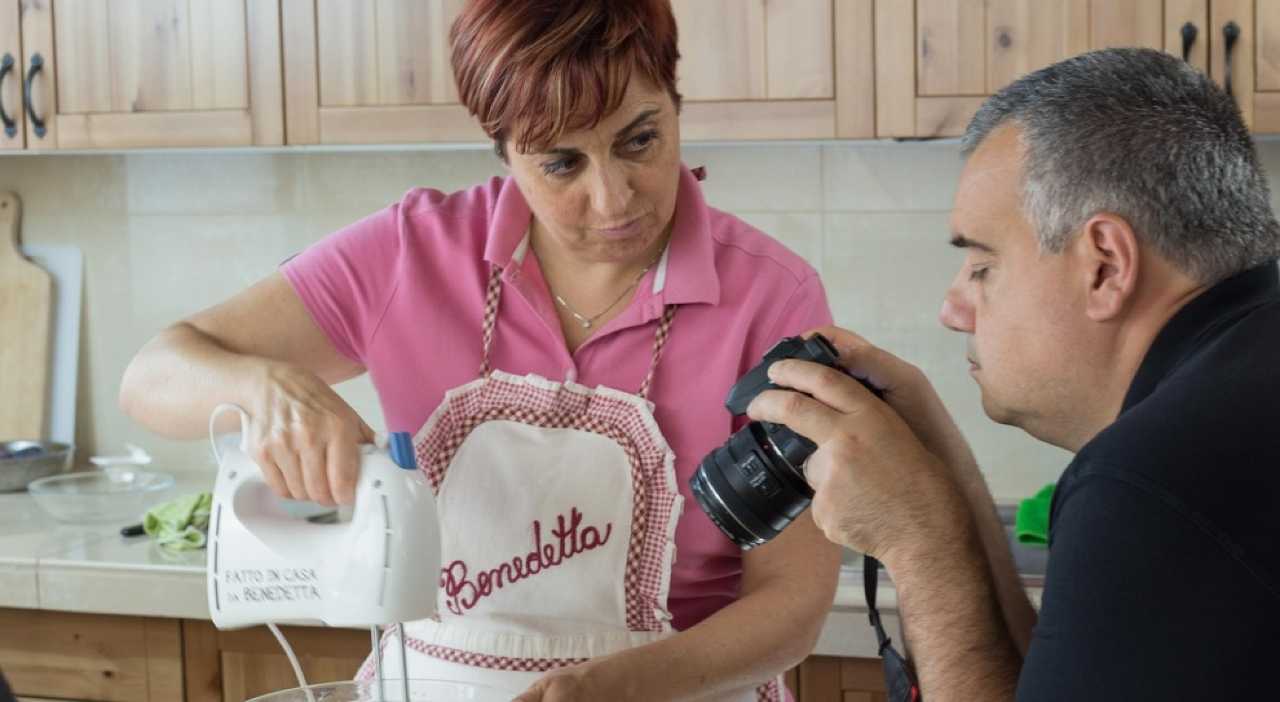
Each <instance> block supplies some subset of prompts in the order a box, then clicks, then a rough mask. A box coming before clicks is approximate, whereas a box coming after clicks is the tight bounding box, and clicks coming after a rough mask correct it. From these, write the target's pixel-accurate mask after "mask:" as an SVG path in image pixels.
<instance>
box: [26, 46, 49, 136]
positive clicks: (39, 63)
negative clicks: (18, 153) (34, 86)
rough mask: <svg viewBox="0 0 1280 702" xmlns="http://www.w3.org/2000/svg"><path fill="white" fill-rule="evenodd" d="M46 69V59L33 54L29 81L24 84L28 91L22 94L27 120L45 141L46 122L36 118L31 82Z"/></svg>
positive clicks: (37, 134) (28, 72) (28, 76)
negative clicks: (41, 70)
mask: <svg viewBox="0 0 1280 702" xmlns="http://www.w3.org/2000/svg"><path fill="white" fill-rule="evenodd" d="M42 68H44V57H43V56H41V55H40V54H31V66H30V67H29V68H28V69H27V80H26V83H24V84H23V87H24V88H25V89H26V90H25V92H23V94H22V103H23V104H24V105H26V107H27V119H30V120H31V126H32V127H35V132H36V136H37V137H39V138H41V139H43V138H44V134H45V128H44V120H43V119H41V118H40V117H38V116H36V106H35V103H33V102H31V81H33V80H35V77H36V74H37V73H39V72H40V69H42Z"/></svg>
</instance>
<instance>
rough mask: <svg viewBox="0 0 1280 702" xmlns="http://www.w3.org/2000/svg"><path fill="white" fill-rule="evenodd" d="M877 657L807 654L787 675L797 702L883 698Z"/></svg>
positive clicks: (872, 701) (876, 700)
mask: <svg viewBox="0 0 1280 702" xmlns="http://www.w3.org/2000/svg"><path fill="white" fill-rule="evenodd" d="M882 665H883V664H882V663H881V661H880V659H879V658H835V657H832V656H810V657H809V658H807V659H805V661H804V662H803V663H801V664H800V665H799V666H797V667H796V669H795V670H794V671H792V672H793V675H789V676H788V680H787V684H788V685H789V686H790V687H791V691H792V692H793V693H794V694H795V697H796V701H797V702H886V700H887V699H888V698H887V695H886V693H885V685H884V669H883V668H882V667H881V666H882Z"/></svg>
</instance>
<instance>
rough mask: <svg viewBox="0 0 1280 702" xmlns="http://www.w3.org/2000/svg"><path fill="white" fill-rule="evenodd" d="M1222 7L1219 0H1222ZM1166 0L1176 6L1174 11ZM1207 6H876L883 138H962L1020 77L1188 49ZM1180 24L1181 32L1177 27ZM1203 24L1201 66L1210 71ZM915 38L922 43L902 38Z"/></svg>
mask: <svg viewBox="0 0 1280 702" xmlns="http://www.w3.org/2000/svg"><path fill="white" fill-rule="evenodd" d="M1215 1H1217V0H1215ZM1166 3H1167V4H1168V6H1169V7H1168V8H1166ZM1207 3H1208V0H914V1H911V0H904V1H903V2H877V3H876V4H875V27H876V51H875V53H876V56H875V72H876V78H875V95H876V132H877V135H878V136H881V137H934V136H956V135H958V134H960V133H962V132H963V131H964V127H965V125H966V124H967V123H968V121H969V119H970V118H971V117H972V116H973V113H974V112H975V111H976V110H977V109H978V107H979V106H980V105H981V104H982V101H983V100H984V99H985V98H986V97H987V96H989V95H992V94H993V93H995V92H996V91H998V90H999V89H1000V88H1002V87H1003V86H1005V85H1008V84H1009V83H1010V82H1012V81H1014V80H1016V79H1017V78H1019V77H1020V76H1023V75H1026V74H1027V73H1029V72H1031V71H1034V70H1036V69H1039V68H1043V67H1044V66H1047V65H1049V64H1051V63H1054V62H1056V61H1060V60H1062V59H1065V58H1067V57H1069V56H1074V55H1076V54H1079V53H1082V52H1085V51H1089V50H1092V49H1102V48H1108V47H1114V46H1148V47H1155V48H1161V49H1167V50H1170V51H1173V52H1175V53H1179V52H1180V49H1181V43H1180V39H1178V37H1180V33H1179V28H1180V26H1181V25H1182V24H1183V23H1184V22H1186V21H1188V20H1189V19H1196V18H1198V20H1199V23H1200V24H1201V25H1203V24H1204V21H1205V17H1207ZM1171 24H1173V25H1174V26H1172V27H1171V26H1170V25H1171ZM1204 29H1205V28H1204V27H1203V26H1201V27H1199V32H1200V35H1201V36H1200V43H1199V45H1198V46H1197V45H1193V46H1192V49H1193V50H1192V52H1191V53H1190V57H1191V60H1192V61H1196V60H1199V61H1200V62H1201V63H1200V66H1201V67H1204V66H1205V64H1204V57H1205V55H1206V52H1205V47H1206V46H1207V40H1206V38H1205V37H1204ZM891 35H894V36H903V35H905V36H911V37H913V38H914V41H913V42H905V41H901V40H894V39H893V38H891Z"/></svg>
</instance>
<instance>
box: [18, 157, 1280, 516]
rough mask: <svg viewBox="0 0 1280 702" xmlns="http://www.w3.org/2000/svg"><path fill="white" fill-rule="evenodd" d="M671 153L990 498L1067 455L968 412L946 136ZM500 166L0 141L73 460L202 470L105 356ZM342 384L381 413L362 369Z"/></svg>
mask: <svg viewBox="0 0 1280 702" xmlns="http://www.w3.org/2000/svg"><path fill="white" fill-rule="evenodd" d="M1262 149H1263V154H1264V160H1265V161H1267V162H1270V163H1278V162H1280V144H1273V143H1267V144H1263V146H1262ZM685 160H686V162H688V163H689V164H690V165H699V164H703V165H706V166H707V168H708V175H709V177H708V180H707V181H706V183H705V184H704V186H705V190H706V193H707V197H708V200H709V201H710V202H711V204H713V205H715V206H717V207H720V208H722V209H726V210H729V211H731V212H734V213H735V214H738V215H739V216H741V217H743V218H744V219H746V220H747V221H749V222H751V223H752V224H754V225H756V226H758V227H760V228H762V229H764V230H765V231H766V232H769V233H771V234H773V235H774V236H776V237H777V238H779V239H781V240H782V241H784V242H785V243H787V244H788V245H790V246H791V247H792V248H793V249H795V250H796V251H798V252H799V253H801V254H802V255H804V256H805V257H806V258H808V259H809V260H810V261H811V262H812V263H813V264H814V265H815V266H816V267H818V268H819V270H821V271H822V274H823V277H824V278H825V280H826V284H827V289H828V292H829V295H830V298H831V303H832V307H833V309H834V311H835V316H836V320H837V321H838V322H839V323H841V324H843V325H846V326H850V327H852V328H853V329H856V330H858V331H859V332H860V333H862V334H864V335H865V336H867V337H868V338H870V339H871V340H873V341H875V342H877V343H879V344H880V345H882V346H885V347H887V348H888V349H890V350H892V351H894V352H895V353H898V354H899V355H902V356H904V357H906V358H907V359H909V360H911V361H912V362H914V363H917V364H918V365H920V366H921V367H923V368H924V369H925V371H926V372H928V373H929V375H930V376H931V377H932V378H933V379H934V382H935V384H936V385H937V387H938V390H939V392H940V393H941V394H942V396H943V399H944V400H945V401H946V403H947V405H948V406H949V407H950V408H951V411H952V412H953V413H954V414H955V415H956V417H957V419H958V421H959V422H960V424H961V427H962V428H963V429H964V431H965V433H966V434H967V435H968V436H969V438H970V441H971V442H972V443H973V445H974V449H975V452H976V453H977V455H978V457H979V460H980V461H981V462H982V464H983V467H984V470H985V471H986V473H987V475H988V478H989V480H990V482H991V485H992V489H993V492H995V494H996V496H997V497H998V498H1001V499H1008V500H1012V499H1017V498H1020V497H1023V496H1026V495H1028V494H1030V493H1032V492H1034V491H1035V490H1036V489H1038V488H1039V487H1040V486H1041V485H1043V484H1044V483H1045V482H1048V481H1051V480H1053V479H1054V478H1056V476H1057V474H1058V472H1059V471H1060V470H1061V469H1062V467H1063V466H1065V465H1066V462H1067V461H1068V460H1069V456H1068V455H1067V454H1066V453H1064V452H1062V451H1059V450H1057V449H1052V448H1048V447H1045V446H1043V445H1039V444H1037V443H1036V442H1035V441H1033V440H1031V439H1029V438H1027V437H1026V436H1024V435H1022V434H1021V433H1020V432H1018V431H1016V430H1013V429H1009V428H1007V427H1000V426H996V425H994V424H992V423H991V422H990V421H988V420H987V419H986V418H985V417H984V416H983V415H982V411H981V406H980V404H979V401H978V394H977V391H976V389H975V387H974V386H973V383H972V381H971V380H970V378H969V377H968V373H967V371H966V364H965V361H964V353H963V350H964V340H963V338H962V337H960V336H959V335H956V334H953V333H950V332H947V331H946V330H944V329H942V328H941V327H940V326H939V325H938V322H937V311H938V307H939V304H940V301H941V296H942V293H943V291H944V289H945V288H946V286H947V284H948V282H949V281H950V279H951V276H952V275H953V274H954V271H955V267H956V266H957V265H958V264H959V261H960V257H961V254H960V253H959V252H956V251H953V250H952V249H951V248H950V247H948V246H947V245H946V239H947V210H948V209H949V208H950V203H951V198H952V195H953V192H954V183H955V180H956V176H957V174H958V173H959V169H960V160H959V156H958V152H957V147H956V146H955V145H954V144H951V143H902V144H895V143H870V144H848V145H795V146H793V145H767V146H698V147H687V148H686V150H685ZM1272 170H1275V171H1276V172H1280V169H1272ZM499 172H500V167H499V164H498V163H497V161H496V160H495V158H494V157H493V156H492V155H491V154H490V153H489V152H488V151H482V150H470V151H433V152H426V151H416V152H409V153H379V152H365V151H360V152H340V153H291V154H287V155H286V154H262V153H210V152H204V153H185V154H160V153H140V154H135V155H127V156H122V155H106V156H63V155H58V156H6V157H0V189H5V190H15V191H17V192H18V194H19V195H20V196H21V197H22V200H23V204H24V219H23V225H22V235H23V239H24V240H25V241H27V242H30V243H69V244H75V245H77V246H79V247H80V248H81V249H82V250H83V252H84V254H85V295H84V305H85V309H84V314H83V315H82V325H83V326H82V331H81V333H82V340H81V350H80V369H79V401H80V402H79V409H78V416H77V431H76V433H77V443H78V444H79V446H80V456H81V460H82V461H83V459H84V458H87V457H88V456H89V455H92V454H95V453H116V452H120V451H121V449H122V445H123V443H124V442H126V441H128V442H133V443H137V444H140V445H142V446H144V447H146V448H147V449H148V450H149V451H150V452H151V453H152V454H153V455H154V456H156V457H157V459H158V464H157V465H158V467H160V468H162V469H163V468H168V469H171V470H199V469H203V468H204V467H207V466H209V465H210V464H211V459H210V458H209V451H208V448H207V446H206V444H205V443H203V442H174V441H166V440H163V439H159V438H157V437H154V436H151V435H149V434H147V433H146V432H145V431H143V430H142V429H141V428H140V427H138V426H136V425H134V424H133V423H132V422H130V420H128V419H127V418H126V417H125V416H124V415H123V414H122V413H121V412H120V411H119V409H118V408H117V406H116V390H117V387H118V383H119V379H120V375H121V372H122V371H123V370H124V367H125V365H126V364H127V363H128V361H129V359H130V357H131V356H132V354H133V353H134V352H135V351H136V350H137V349H138V347H139V346H141V345H142V344H143V343H144V342H145V341H146V340H147V339H148V338H149V337H150V336H151V335H153V334H155V333H156V332H157V331H158V330H160V329H161V328H162V327H163V326H165V325H166V324H168V323H171V322H173V321H175V320H176V319H178V318H179V317H182V316H184V315H186V314H189V313H191V312H193V311H195V310H198V309H200V308H202V307H205V306H207V305H209V304H212V303H214V302H216V301H218V300H220V299H222V298H224V297H226V296H228V295H230V294H232V293H233V292H235V291H237V290H239V289H241V288H243V287H245V286H247V285H248V284H250V283H252V282H253V281H255V280H257V279H259V278H261V277H262V276H264V275H267V274H268V273H270V272H271V271H272V270H273V269H274V268H275V266H276V265H277V264H278V263H279V262H280V261H281V260H282V259H284V258H286V257H287V256H288V255H290V254H291V253H293V252H295V251H297V250H299V249H301V248H302V247H304V246H306V245H307V244H308V243H309V242H311V241H313V240H315V239H317V238H319V237H321V236H323V235H324V234H325V233H326V232H329V231H331V230H333V229H334V228H336V227H339V226H341V225H343V224H345V223H347V222H350V221H352V220H354V219H356V218H359V217H361V216H363V215H365V214H367V213H369V212H371V211H373V210H375V209H377V208H379V207H382V206H384V205H385V204H387V203H388V202H390V201H393V200H395V199H396V198H398V197H399V195H400V194H402V193H403V192H404V191H405V190H406V189H407V188H409V187H411V186H414V185H429V186H432V187H437V188H440V189H444V190H450V189H457V188H462V187H465V186H467V185H470V184H473V183H475V182H477V181H478V180H480V179H482V178H484V177H487V176H489V175H491V174H495V173H499ZM1274 187H1275V186H1274V185H1273V188H1274ZM341 391H342V393H343V395H344V396H345V397H347V398H348V400H349V401H351V402H352V404H354V405H355V406H356V408H357V409H358V410H360V411H361V412H362V413H363V414H364V415H365V417H366V419H367V420H368V421H369V422H370V423H371V424H372V425H373V426H375V427H380V425H381V413H380V412H379V411H378V408H377V401H376V398H375V396H374V395H373V392H372V390H371V388H370V386H369V384H368V383H367V381H365V380H363V379H357V380H355V381H352V382H349V383H347V384H345V385H344V386H343V387H342V389H341Z"/></svg>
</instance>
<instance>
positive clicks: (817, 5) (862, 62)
mask: <svg viewBox="0 0 1280 702" xmlns="http://www.w3.org/2000/svg"><path fill="white" fill-rule="evenodd" d="M672 9H673V10H674V12H675V16H676V23H677V25H678V27H679V32H680V56H681V59H680V64H679V76H678V83H677V89H678V90H679V91H680V93H681V94H682V95H683V96H684V112H683V114H682V115H681V135H682V137H683V138H686V139H804V138H808V139H812V138H827V139H830V138H834V137H847V138H857V137H871V136H873V135H874V112H873V110H872V104H873V100H874V94H873V92H872V91H873V73H872V46H873V44H872V40H871V16H872V12H871V10H872V0H672Z"/></svg>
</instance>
